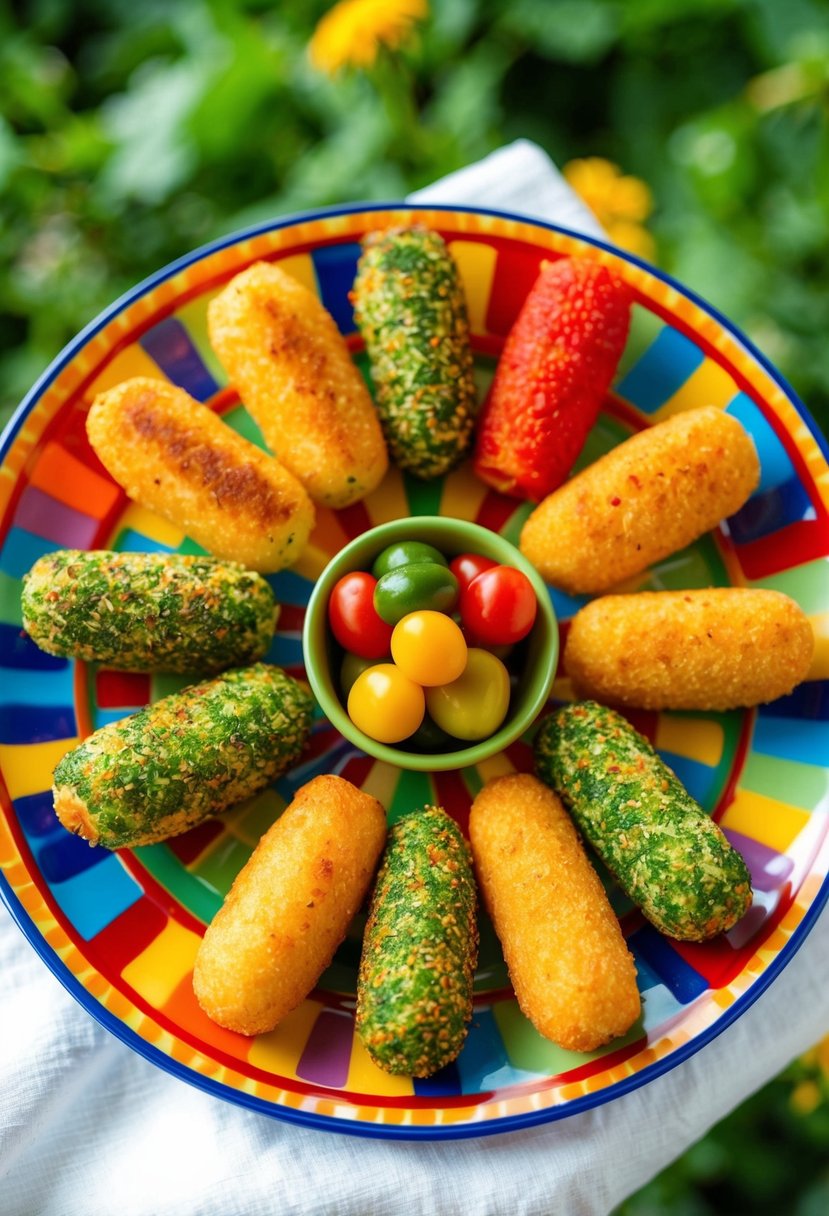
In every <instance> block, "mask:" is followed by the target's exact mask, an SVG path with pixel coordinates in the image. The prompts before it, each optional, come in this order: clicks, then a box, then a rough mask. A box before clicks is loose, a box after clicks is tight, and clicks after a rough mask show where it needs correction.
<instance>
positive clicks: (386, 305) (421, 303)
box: [351, 226, 477, 479]
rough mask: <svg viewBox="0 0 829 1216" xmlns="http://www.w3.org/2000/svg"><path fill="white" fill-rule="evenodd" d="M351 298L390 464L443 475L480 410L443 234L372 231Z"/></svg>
mask: <svg viewBox="0 0 829 1216" xmlns="http://www.w3.org/2000/svg"><path fill="white" fill-rule="evenodd" d="M351 298H352V301H353V303H354V316H355V319H356V322H357V325H358V326H359V328H360V331H361V333H362V335H363V338H364V339H365V343H366V350H367V351H368V356H369V362H370V364H371V375H372V380H373V381H374V387H375V400H376V405H377V411H378V413H379V415H380V422H381V425H382V427H383V432H384V434H385V437H386V442H387V443H388V445H389V448H390V450H391V453H392V456H393V457H394V460H395V461H396V462H397V464H398V465H399V466H400V467H401V468H403V469H407V470H408V471H409V472H410V473H414V475H415V476H416V477H421V478H424V479H429V478H432V477H440V476H442V475H443V474H444V473H447V472H448V471H449V470H450V469H451V468H453V467H454V465H456V464H457V463H458V461H460V460H461V459H462V457H463V455H464V454H465V452H466V450H467V447H468V446H469V441H470V438H471V435H472V426H473V423H474V421H475V413H476V410H477V402H476V395H475V381H474V377H473V371H474V368H473V360H472V350H471V347H470V345H469V322H468V320H467V313H466V300H465V298H464V294H463V287H462V285H461V281H460V276H459V274H458V268H457V266H456V265H455V262H454V260H453V258H452V256H451V254H450V253H449V252H448V250H447V248H446V245H445V243H444V241H443V238H442V237H440V236H439V235H438V233H436V232H431V231H429V230H428V229H426V228H422V227H418V226H415V227H410V228H392V229H388V230H386V231H384V232H377V233H372V234H371V235H370V236H368V237H366V239H365V240H364V242H363V255H362V257H361V258H360V263H359V266H358V268H357V277H356V279H355V282H354V290H353V292H352V294H351Z"/></svg>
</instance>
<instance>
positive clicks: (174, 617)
mask: <svg viewBox="0 0 829 1216" xmlns="http://www.w3.org/2000/svg"><path fill="white" fill-rule="evenodd" d="M22 604H23V624H24V627H25V629H26V631H27V633H28V634H29V636H30V637H31V639H32V641H33V642H36V643H37V645H38V646H39V647H40V648H41V650H46V651H48V653H49V654H57V655H62V656H64V657H66V658H72V659H83V660H84V661H86V662H97V663H107V664H108V665H109V666H111V667H116V668H119V669H120V670H121V671H178V672H189V671H195V672H199V673H203V674H205V675H208V674H212V673H213V672H217V671H221V670H222V669H223V668H225V667H234V666H238V665H240V664H242V663H248V662H251V661H252V660H254V659H259V658H261V657H262V655H264V654H265V652H266V650H267V649H268V647H269V646H270V644H271V641H272V639H273V631H274V625H275V623H276V616H277V611H278V610H277V607H276V604H275V603H274V598H273V592H272V591H271V589H270V587H269V586H268V584H267V583H266V582H265V580H264V579H263V578H262V576H261V575H259V574H254V573H253V572H252V571H251V570H246V569H245V568H244V566H240V565H238V564H237V563H236V562H228V561H219V560H217V559H216V558H213V557H189V556H184V555H183V554H177V553H169V554H166V553H164V554H162V553H113V552H109V551H108V550H93V551H92V552H89V553H87V552H84V551H83V550H81V549H62V550H61V551H60V552H58V553H47V554H45V556H43V557H41V558H39V559H38V561H36V562H35V564H34V566H32V569H31V570H30V571H29V573H28V574H27V575H26V576H25V579H24V582H23V597H22Z"/></svg>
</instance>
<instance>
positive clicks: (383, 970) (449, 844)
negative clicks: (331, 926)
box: [357, 806, 478, 1077]
mask: <svg viewBox="0 0 829 1216" xmlns="http://www.w3.org/2000/svg"><path fill="white" fill-rule="evenodd" d="M476 902H477V901H476V892H475V880H474V878H473V875H472V865H471V860H470V853H469V847H468V845H467V843H466V841H465V840H464V838H463V836H462V834H461V832H460V830H459V829H458V827H457V825H456V824H455V823H454V822H453V820H452V819H450V817H449V816H448V815H447V814H446V812H445V811H444V810H443V809H442V808H440V807H434V806H427V807H425V808H424V809H423V810H417V811H413V812H410V813H409V814H408V815H405V816H404V817H403V818H402V819H400V820H398V822H397V823H396V824H395V825H394V827H393V828H392V829H391V832H390V834H389V841H388V845H387V847H386V851H385V854H384V856H383V863H382V865H381V868H380V872H379V874H378V876H377V882H376V885H375V889H374V895H373V898H372V902H371V909H370V912H369V918H368V924H367V925H366V932H365V937H364V941H363V955H362V959H361V962H360V974H359V980H358V985H357V1032H358V1034H359V1035H360V1038H361V1039H362V1041H363V1044H364V1046H365V1048H366V1050H367V1051H368V1053H369V1055H370V1056H371V1058H372V1059H373V1060H374V1061H375V1063H376V1064H378V1065H379V1067H380V1068H382V1069H384V1070H385V1071H386V1072H390V1073H401V1074H404V1075H408V1076H414V1077H428V1076H431V1074H432V1073H434V1072H437V1070H438V1069H439V1068H443V1067H444V1065H446V1064H449V1063H450V1062H451V1061H452V1060H454V1059H455V1057H456V1056H457V1055H458V1053H459V1052H460V1050H461V1048H462V1047H463V1043H464V1040H465V1038H466V1032H467V1025H468V1022H469V1019H470V1018H471V1016H472V981H473V978H474V974H475V966H476V963H477V956H478V929H477V922H476V919H475V908H476Z"/></svg>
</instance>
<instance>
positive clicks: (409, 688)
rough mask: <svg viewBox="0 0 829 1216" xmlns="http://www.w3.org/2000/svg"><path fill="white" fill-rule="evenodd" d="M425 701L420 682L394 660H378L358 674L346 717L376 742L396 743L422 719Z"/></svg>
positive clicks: (409, 732)
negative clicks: (410, 677) (402, 669)
mask: <svg viewBox="0 0 829 1216" xmlns="http://www.w3.org/2000/svg"><path fill="white" fill-rule="evenodd" d="M425 712H426V702H425V698H424V696H423V689H422V688H421V687H420V685H419V684H416V683H415V682H414V681H413V680H410V679H409V677H408V676H405V675H404V674H403V672H402V671H400V669H399V668H398V667H395V666H394V664H393V663H378V664H377V665H376V666H375V667H369V668H368V669H367V670H366V671H364V672H362V674H361V675H359V676H358V677H357V679H356V680H355V681H354V683H353V684H352V686H351V692H350V693H349V694H348V716H349V718H350V719H351V721H352V722H353V723H354V725H355V726H356V727H357V728H358V729H359V730H361V731H363V733H364V734H366V735H368V736H369V737H370V738H372V739H376V740H377V742H378V743H399V742H400V741H401V740H402V739H408V737H409V735H413V734H414V732H415V731H416V730H417V728H418V727H419V726H420V724H421V722H422V721H423V715H424V713H425Z"/></svg>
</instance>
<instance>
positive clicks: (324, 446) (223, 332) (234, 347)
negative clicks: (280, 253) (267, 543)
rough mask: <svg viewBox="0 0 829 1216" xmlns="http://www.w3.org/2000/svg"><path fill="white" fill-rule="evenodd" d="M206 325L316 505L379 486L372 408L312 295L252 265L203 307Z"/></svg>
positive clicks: (349, 499)
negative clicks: (206, 316)
mask: <svg viewBox="0 0 829 1216" xmlns="http://www.w3.org/2000/svg"><path fill="white" fill-rule="evenodd" d="M208 325H209V329H210V341H211V343H212V345H213V348H214V350H215V351H216V354H217V355H218V356H219V358H220V359H221V361H222V363H223V364H224V366H225V368H226V369H227V372H228V375H229V376H230V379H231V380H232V382H233V383H234V384H235V386H236V388H237V389H238V390H239V395H240V397H241V399H242V402H243V404H244V405H245V407H246V409H247V410H248V411H249V412H250V413H251V414H252V415H253V417H254V418H255V419H256V421H257V422H258V424H259V426H260V428H261V430H262V434H263V435H264V436H265V442H266V443H267V444H268V447H269V448H270V449H271V451H272V452H274V453H275V455H276V456H277V458H278V459H279V460H280V461H281V462H282V463H283V464H284V465H285V467H286V468H288V469H290V470H291V472H292V473H293V474H294V476H295V477H297V478H298V479H299V480H300V481H301V482H302V484H303V485H304V486H305V488H306V490H307V491H308V493H309V494H310V495H311V497H312V498H313V499H314V500H315V501H316V502H319V503H323V504H325V506H328V507H346V506H348V505H349V503H353V502H357V501H358V500H359V499H361V498H364V497H365V496H366V494H368V493H370V491H371V490H373V489H374V488H375V487H376V486H377V485H378V484H379V482H380V481H381V479H382V477H383V474H384V473H385V472H386V468H387V467H388V456H387V453H386V444H385V441H384V439H383V434H382V431H381V429H380V422H379V419H378V417H377V414H376V411H375V409H374V403H373V402H372V400H371V397H370V395H369V392H368V389H367V388H366V385H365V382H364V381H363V378H362V376H361V375H360V372H359V371H358V369H357V367H356V366H355V364H354V362H353V360H352V358H351V355H350V354H349V351H348V347H347V346H346V343H345V340H344V339H343V337H342V335H341V334H340V331H339V330H338V328H337V326H336V323H335V322H334V319H333V317H332V316H331V315H330V313H328V312H327V311H326V309H325V308H324V307H323V305H322V304H321V303H320V301H319V299H318V298H317V296H316V295H315V294H314V292H312V291H309V289H308V288H307V287H305V286H303V284H302V283H299V282H298V281H297V280H296V279H295V278H293V277H292V276H291V275H290V274H288V273H287V272H286V271H284V270H282V269H280V267H279V266H275V265H273V264H272V263H270V262H255V263H254V265H253V266H249V267H248V268H247V270H243V271H242V272H241V274H237V275H236V277H235V278H233V279H231V281H230V282H229V283H228V285H227V287H225V289H224V291H222V292H221V293H220V294H219V295H218V296H216V297H215V299H213V300H211V302H210V306H209V308H208Z"/></svg>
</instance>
